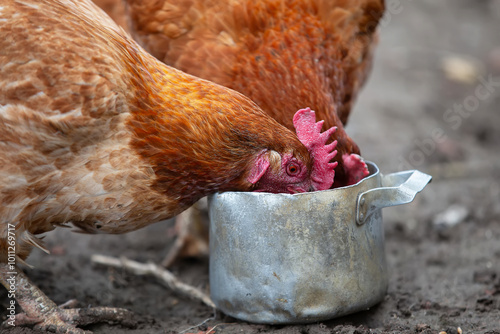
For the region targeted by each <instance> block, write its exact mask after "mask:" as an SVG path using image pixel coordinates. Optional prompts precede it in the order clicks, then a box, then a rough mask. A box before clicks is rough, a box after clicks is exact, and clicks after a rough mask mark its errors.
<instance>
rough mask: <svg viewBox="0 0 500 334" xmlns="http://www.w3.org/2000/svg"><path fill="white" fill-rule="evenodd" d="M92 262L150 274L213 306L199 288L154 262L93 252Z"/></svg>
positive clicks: (186, 294) (174, 289)
mask: <svg viewBox="0 0 500 334" xmlns="http://www.w3.org/2000/svg"><path fill="white" fill-rule="evenodd" d="M91 260H92V262H94V263H98V264H102V265H105V266H109V267H114V268H123V269H126V270H128V271H130V272H132V273H133V274H136V275H151V276H153V277H156V278H158V279H159V280H160V281H161V282H162V283H164V284H165V285H166V286H167V287H168V288H170V289H171V290H173V291H175V292H178V293H179V294H183V295H185V296H188V297H190V298H192V299H195V300H200V301H202V302H203V303H204V304H205V305H207V306H210V307H212V308H215V304H214V303H213V302H212V300H211V299H210V297H209V296H208V295H207V294H205V293H204V292H202V291H201V290H199V289H197V288H195V287H193V286H191V285H188V284H185V283H182V282H181V281H179V279H177V278H176V277H175V276H174V274H172V273H171V272H170V271H168V270H166V269H164V268H162V267H160V266H158V265H156V264H154V263H151V262H150V263H140V262H136V261H132V260H129V259H127V258H125V257H121V258H119V259H118V258H115V257H110V256H104V255H99V254H95V255H92V258H91Z"/></svg>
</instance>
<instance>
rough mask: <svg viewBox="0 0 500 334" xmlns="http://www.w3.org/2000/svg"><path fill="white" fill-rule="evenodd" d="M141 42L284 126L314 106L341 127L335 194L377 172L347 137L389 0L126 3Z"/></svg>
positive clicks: (322, 116) (331, 123) (327, 121)
mask: <svg viewBox="0 0 500 334" xmlns="http://www.w3.org/2000/svg"><path fill="white" fill-rule="evenodd" d="M126 2H127V4H128V9H127V15H128V20H129V21H130V24H131V25H130V29H131V32H132V36H133V37H134V38H135V39H136V40H137V41H138V42H139V43H140V44H141V45H142V46H143V47H145V49H146V50H148V51H149V52H151V53H152V54H153V55H154V56H155V57H157V58H158V59H160V60H162V61H163V62H165V63H166V64H168V65H171V66H174V67H176V68H178V69H181V70H182V71H185V72H187V73H190V74H193V75H195V76H198V77H201V78H204V79H208V80H211V81H214V82H216V83H219V84H221V85H224V86H226V87H230V88H232V89H235V90H237V91H239V92H241V93H243V94H244V95H245V96H247V97H249V98H251V99H252V100H253V101H254V102H256V103H257V104H258V105H259V106H260V107H261V108H262V109H263V110H264V111H265V112H267V113H268V114H269V115H271V116H272V117H273V118H274V119H276V120H277V121H278V122H279V123H280V124H283V125H285V126H286V127H287V128H289V129H293V124H292V115H293V114H294V113H295V111H297V110H298V109H300V108H303V107H310V108H311V109H313V110H315V111H316V112H317V115H318V118H319V119H323V120H325V124H326V126H327V127H328V128H330V127H332V126H337V127H338V129H337V131H336V133H335V134H334V136H333V137H332V140H334V139H336V140H337V141H338V146H337V150H338V152H339V154H338V155H337V158H336V161H338V163H339V165H338V167H337V168H336V175H335V183H334V187H341V186H346V185H351V184H354V183H357V182H358V181H359V180H360V179H362V178H363V177H365V176H366V175H367V174H368V170H367V168H366V164H365V163H364V162H363V161H362V160H361V159H360V157H359V155H358V154H359V148H358V146H357V145H356V144H355V143H354V142H353V140H352V139H351V138H350V137H349V136H348V135H347V134H346V132H345V130H344V125H345V124H346V122H347V120H348V116H349V112H350V110H351V107H352V104H353V102H354V100H355V98H356V96H357V94H358V91H359V89H360V87H361V86H362V85H363V82H364V81H365V80H366V77H367V74H368V72H369V70H370V67H371V62H372V57H373V49H374V46H375V44H376V33H375V31H376V27H377V24H378V21H379V19H380V17H381V16H382V15H383V11H384V0H263V1H253V0H176V1H173V0H156V1H144V0H126Z"/></svg>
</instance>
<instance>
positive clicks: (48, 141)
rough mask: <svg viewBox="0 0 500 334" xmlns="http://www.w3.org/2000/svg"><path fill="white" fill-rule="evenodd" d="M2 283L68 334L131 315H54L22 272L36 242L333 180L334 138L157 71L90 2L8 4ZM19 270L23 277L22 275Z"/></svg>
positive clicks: (309, 117)
mask: <svg viewBox="0 0 500 334" xmlns="http://www.w3.org/2000/svg"><path fill="white" fill-rule="evenodd" d="M0 34H1V36H2V39H1V40H0V203H1V205H0V217H1V218H0V280H1V281H2V284H3V285H4V286H5V287H6V288H7V289H8V290H9V289H10V290H12V289H14V290H13V291H15V297H16V300H17V302H18V303H19V305H20V306H21V307H22V308H23V310H24V312H25V315H24V316H18V317H17V318H16V321H17V324H18V325H19V324H23V323H24V324H37V326H38V328H41V329H51V330H52V329H54V328H55V329H56V331H57V332H58V333H62V332H67V331H71V332H74V333H80V332H82V331H81V330H79V329H77V328H76V327H75V326H77V325H79V324H86V323H88V322H89V321H98V320H103V319H104V320H109V319H110V318H112V317H113V316H118V318H120V319H123V318H126V317H127V315H126V312H124V311H123V310H122V311H119V310H118V311H117V310H114V309H108V308H88V309H81V310H75V309H73V310H71V309H63V308H61V307H57V306H56V305H55V304H54V303H53V302H51V301H50V299H48V297H47V296H45V295H44V294H43V293H42V292H41V291H40V290H39V289H37V288H36V287H35V286H34V285H33V284H32V283H30V282H29V280H28V278H27V277H26V276H25V275H24V274H23V273H22V271H21V270H20V269H19V268H18V267H17V264H19V263H24V261H25V260H26V258H27V257H28V255H29V253H30V251H31V250H32V248H33V247H39V248H41V249H44V246H43V243H42V242H41V240H40V239H39V238H38V237H37V235H39V234H41V233H45V232H49V231H51V230H53V229H54V228H56V227H58V226H67V225H68V224H72V225H74V226H75V227H76V228H79V229H80V230H82V231H85V232H89V233H97V232H103V233H124V232H128V231H133V230H136V229H139V228H141V227H144V226H146V225H148V224H151V223H154V222H157V221H159V220H163V219H167V218H169V217H172V216H175V215H177V214H179V213H180V212H182V211H183V210H185V209H186V208H188V207H189V206H191V205H192V204H193V203H194V202H195V201H197V200H198V199H199V198H201V197H204V196H207V195H209V194H211V193H214V192H217V191H228V190H235V191H253V190H256V191H268V192H290V193H295V192H303V191H309V190H323V189H328V188H329V187H330V186H331V184H332V183H333V176H334V168H335V167H336V165H335V163H332V162H330V161H331V160H332V158H333V156H334V155H335V151H334V148H335V143H333V144H328V145H326V142H327V141H328V139H329V136H330V135H331V134H332V133H333V132H334V131H335V129H334V128H330V129H328V130H326V131H325V132H323V133H321V132H320V129H321V126H322V123H321V122H318V123H316V122H315V114H314V112H312V111H311V110H309V109H303V110H300V111H298V112H297V113H296V114H295V116H294V117H293V123H294V125H295V127H296V130H297V134H295V133H293V132H292V131H291V130H289V129H287V128H285V127H283V126H281V125H280V124H279V123H278V122H276V121H275V120H274V119H272V118H271V117H269V116H267V115H266V114H265V113H264V112H263V111H262V110H261V109H259V108H258V107H257V105H256V104H255V103H253V102H252V101H251V100H249V99H248V98H246V97H244V96H243V95H241V94H240V93H237V92H235V91H233V90H231V89H228V88H225V87H223V86H219V85H217V84H214V83H211V82H208V81H205V80H202V79H198V78H195V77H193V76H191V75H188V74H185V73H183V72H181V71H179V70H175V69H173V68H170V67H168V66H166V65H165V64H163V63H161V62H160V61H158V60H156V59H155V58H154V57H152V56H151V55H149V54H148V53H146V52H145V51H144V50H143V49H142V48H141V47H140V46H138V45H137V44H136V43H135V42H134V41H133V40H132V39H131V38H130V37H129V36H128V35H127V34H126V33H125V32H124V31H123V30H121V29H120V28H119V27H118V26H117V25H116V24H115V23H114V22H113V21H112V20H111V19H110V18H109V17H108V16H107V15H105V14H104V12H102V11H101V10H100V9H99V8H97V7H96V6H95V5H94V4H93V3H91V2H90V1H89V0H5V1H3V2H2V4H1V6H0ZM16 273H17V274H16Z"/></svg>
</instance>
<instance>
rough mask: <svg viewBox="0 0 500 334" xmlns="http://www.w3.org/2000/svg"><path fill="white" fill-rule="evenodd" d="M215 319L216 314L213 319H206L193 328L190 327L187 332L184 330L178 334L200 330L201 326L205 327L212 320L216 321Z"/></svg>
mask: <svg viewBox="0 0 500 334" xmlns="http://www.w3.org/2000/svg"><path fill="white" fill-rule="evenodd" d="M215 318H216V316H215V313H214V316H213V317H210V318H208V319H205V320H203V321H202V322H200V323H199V324H197V325H194V326H191V327H189V328H186V329H185V330H183V331H182V332H179V333H177V334H183V333H186V332H187V331H190V330H192V329H195V328H198V327H200V326H203V325H204V324H206V323H207V322H209V321H211V320H215Z"/></svg>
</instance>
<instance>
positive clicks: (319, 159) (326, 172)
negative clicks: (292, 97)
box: [293, 108, 337, 190]
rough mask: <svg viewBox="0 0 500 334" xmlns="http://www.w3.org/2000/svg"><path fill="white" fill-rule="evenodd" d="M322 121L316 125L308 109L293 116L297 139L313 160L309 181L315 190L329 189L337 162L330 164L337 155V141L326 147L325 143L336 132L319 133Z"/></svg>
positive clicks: (314, 117)
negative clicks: (310, 180)
mask: <svg viewBox="0 0 500 334" xmlns="http://www.w3.org/2000/svg"><path fill="white" fill-rule="evenodd" d="M323 123H324V121H319V122H317V123H316V115H315V114H314V111H312V110H311V109H309V108H305V109H300V110H299V111H297V112H296V113H295V115H294V116H293V126H294V127H295V130H296V131H297V137H299V140H300V141H301V142H302V144H304V146H305V147H306V148H307V150H308V151H309V154H310V155H311V157H312V158H313V170H312V172H311V179H312V181H313V186H314V189H315V190H326V189H330V188H331V186H332V184H333V179H334V177H335V170H334V169H335V167H337V162H330V161H331V160H332V159H333V158H334V157H335V155H337V150H335V148H336V147H337V141H334V142H332V143H330V144H328V145H326V142H327V141H328V139H329V138H330V136H331V135H332V133H334V132H335V130H337V127H332V128H330V129H328V130H326V131H325V132H323V133H321V128H322V126H323Z"/></svg>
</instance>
